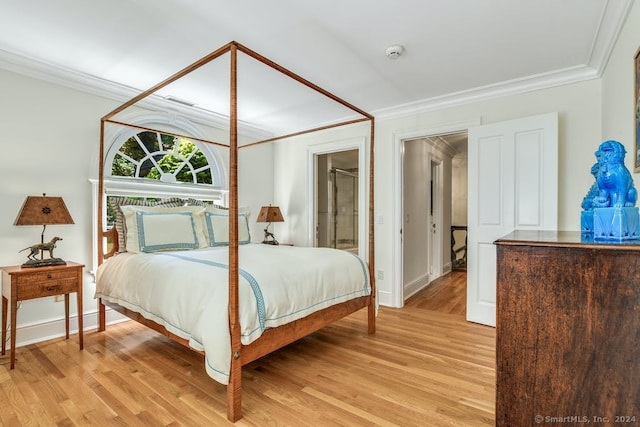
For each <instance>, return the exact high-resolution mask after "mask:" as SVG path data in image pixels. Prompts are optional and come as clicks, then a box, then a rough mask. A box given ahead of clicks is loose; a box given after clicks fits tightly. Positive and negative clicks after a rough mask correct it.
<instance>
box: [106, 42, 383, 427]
mask: <svg viewBox="0 0 640 427" xmlns="http://www.w3.org/2000/svg"><path fill="white" fill-rule="evenodd" d="M238 52H242V53H244V54H246V55H248V56H249V57H251V58H253V59H255V60H257V61H259V62H260V63H262V64H264V65H266V66H268V67H271V68H272V69H274V70H276V71H278V72H279V73H281V74H283V75H284V76H286V77H289V78H290V79H293V80H295V81H297V82H298V83H300V84H302V85H304V86H306V87H307V88H310V89H312V90H313V91H316V92H318V93H320V94H321V95H324V97H327V98H329V99H330V100H332V101H334V102H335V103H337V104H339V105H341V106H343V107H346V108H347V109H348V110H350V111H352V112H355V113H356V114H357V115H358V117H357V118H355V119H349V120H344V121H340V122H336V123H331V124H327V125H322V126H317V127H314V128H311V129H306V130H302V131H296V132H293V133H288V134H285V135H281V136H277V137H269V138H267V139H262V140H258V141H255V142H251V143H248V144H244V145H241V146H240V145H239V144H238V121H239V120H238ZM225 54H229V68H230V69H229V77H230V80H229V100H230V105H229V116H228V125H229V142H228V143H226V144H225V143H220V142H217V141H210V140H204V139H201V138H196V137H192V136H189V135H179V134H175V133H171V132H167V131H164V130H157V129H152V128H148V127H144V126H139V125H136V124H133V123H127V122H125V121H120V120H117V119H116V118H115V116H116V115H118V114H119V113H121V112H123V111H124V110H126V109H128V108H129V107H132V106H134V105H136V104H138V103H139V102H140V101H142V100H144V99H145V98H147V97H149V96H151V95H154V94H157V92H158V91H159V90H161V89H162V88H164V87H166V86H167V85H169V84H171V83H173V82H175V81H177V80H179V79H181V78H183V77H185V76H187V75H188V74H189V73H191V72H193V71H195V70H197V69H199V68H200V67H202V66H203V65H205V64H208V63H210V62H211V61H214V60H215V59H217V58H220V57H221V56H222V55H225ZM212 114H214V113H212ZM367 121H368V122H369V123H370V126H369V177H368V178H369V180H368V185H369V206H368V232H369V239H368V275H369V283H370V286H371V293H370V295H369V296H366V297H360V298H357V299H355V300H350V301H347V302H344V303H340V304H337V305H334V306H332V307H329V308H326V309H324V310H321V311H318V312H316V313H314V314H311V315H310V316H307V317H305V318H302V319H299V320H297V321H294V322H292V323H289V324H286V325H283V326H280V327H277V328H272V329H267V330H266V331H265V332H264V333H263V335H262V336H261V337H260V338H259V339H258V340H257V341H255V342H253V343H252V344H249V345H243V344H242V343H241V338H240V334H241V331H240V325H239V307H238V303H239V298H238V297H239V292H238V284H239V266H238V265H239V257H238V151H239V150H240V149H244V148H247V147H251V146H255V145H257V144H263V143H268V142H273V141H276V140H282V139H285V138H291V137H295V136H299V135H303V134H308V133H312V132H318V131H322V130H327V129H331V128H337V127H341V126H346V125H351V124H355V123H361V122H367ZM107 123H111V124H114V125H119V126H124V127H131V128H136V129H140V130H148V131H159V132H162V133H164V134H168V135H173V136H176V137H185V138H190V139H192V140H196V141H200V142H204V143H210V144H215V145H218V146H223V147H227V148H228V149H229V168H228V171H229V176H228V192H229V198H228V204H229V206H228V208H229V261H228V263H229V303H228V307H229V308H228V310H229V332H230V336H231V354H232V360H231V370H230V376H229V383H228V385H227V417H228V419H229V420H230V421H232V422H235V421H237V420H239V419H240V418H241V417H242V404H241V379H242V366H243V365H246V364H248V363H250V362H252V361H254V360H256V359H258V358H260V357H262V356H265V355H267V354H269V353H270V352H272V351H275V350H277V349H279V348H281V347H283V346H285V345H287V344H289V343H292V342H294V341H296V340H298V339H300V338H302V337H304V336H306V335H308V334H310V333H312V332H315V331H316V330H318V329H321V328H322V327H324V326H326V325H328V324H330V323H333V322H335V321H337V320H339V319H341V318H343V317H345V316H348V315H349V314H352V313H354V312H356V311H358V310H360V309H362V308H364V307H367V321H368V328H367V329H368V333H369V334H373V333H375V315H376V303H375V296H376V286H375V278H374V273H373V272H374V256H375V252H374V210H373V206H374V197H373V193H374V191H373V189H374V180H373V172H374V171H373V166H374V117H373V116H372V115H371V114H368V113H366V112H365V111H363V110H361V109H359V108H357V107H355V106H353V105H352V104H350V103H348V102H346V101H344V100H343V99H341V98H339V97H337V96H336V95H334V94H332V93H330V92H329V91H327V90H325V89H323V88H321V87H319V86H317V85H315V84H313V83H312V82H310V81H308V80H306V79H304V78H303V77H301V76H299V75H297V74H295V73H293V72H291V71H289V70H288V69H286V68H284V67H282V66H280V65H278V64H276V63H275V62H273V61H271V60H269V59H268V58H266V57H264V56H262V55H260V54H258V53H257V52H255V51H253V50H251V49H249V48H247V47H245V46H243V45H242V44H240V43H238V42H235V41H232V42H229V43H227V44H225V45H224V46H222V47H220V48H218V49H217V50H215V51H213V52H211V53H210V54H208V55H206V56H204V57H203V58H201V59H199V60H198V61H196V62H194V63H193V64H191V65H189V66H187V67H186V68H184V69H182V70H181V71H179V72H177V73H175V74H174V75H172V76H171V77H169V78H167V79H165V80H163V81H162V82H160V83H158V84H156V85H155V86H153V87H151V88H150V89H148V90H146V91H144V92H142V93H140V94H139V95H137V96H135V97H134V98H132V99H130V100H129V101H127V102H125V103H124V104H122V105H120V106H119V107H117V108H116V109H114V110H113V111H111V112H110V113H108V114H107V115H105V116H104V117H103V118H102V119H101V121H100V165H99V182H98V192H99V195H100V196H99V197H98V215H97V220H98V236H97V237H98V238H97V242H98V243H97V244H98V251H97V252H98V263H99V264H102V262H104V260H105V259H106V258H108V257H109V256H111V255H113V253H115V252H116V250H117V247H116V248H113V249H111V250H110V251H109V252H107V251H105V249H106V247H105V246H106V245H105V240H106V238H109V239H111V240H112V241H114V242H115V243H116V245H117V239H114V236H115V227H112V228H111V229H109V230H104V223H103V221H104V220H103V216H104V214H103V211H104V203H105V197H104V194H105V183H104V177H105V170H104V169H105V125H106V124H107ZM105 304H106V305H109V307H111V308H113V309H114V310H116V311H118V312H120V313H122V314H125V315H126V316H128V317H130V318H132V319H134V320H136V321H138V322H140V323H143V324H145V325H146V326H148V327H150V328H152V329H154V330H156V331H158V332H160V333H162V334H164V335H166V336H168V337H170V338H172V339H174V340H175V341H178V342H180V343H181V344H183V345H185V346H187V347H189V345H188V342H187V340H184V339H182V338H180V337H177V336H175V335H173V334H171V333H170V332H168V331H167V330H166V329H165V328H164V327H163V326H161V325H159V324H157V323H155V322H152V321H149V320H147V319H145V318H144V317H142V316H141V315H140V314H138V313H135V312H132V311H130V310H128V309H126V308H124V307H121V306H118V305H115V304H108V303H107V302H105V301H102V300H100V301H99V303H98V316H99V319H98V328H99V330H100V331H103V330H105V328H106V310H105ZM189 348H190V347H189ZM192 350H193V349H192Z"/></svg>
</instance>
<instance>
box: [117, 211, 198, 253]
mask: <svg viewBox="0 0 640 427" xmlns="http://www.w3.org/2000/svg"><path fill="white" fill-rule="evenodd" d="M120 209H121V210H122V213H123V215H124V220H125V225H126V228H127V240H126V242H127V252H157V251H174V250H187V249H199V248H203V247H206V245H207V241H206V238H205V236H204V234H203V231H202V214H203V212H204V208H202V207H198V206H182V207H176V208H164V207H140V206H121V207H120Z"/></svg>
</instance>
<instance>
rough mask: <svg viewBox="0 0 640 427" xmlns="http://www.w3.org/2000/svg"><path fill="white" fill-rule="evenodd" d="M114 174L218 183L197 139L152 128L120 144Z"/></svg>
mask: <svg viewBox="0 0 640 427" xmlns="http://www.w3.org/2000/svg"><path fill="white" fill-rule="evenodd" d="M114 148H115V147H114ZM111 176H112V177H128V178H147V179H154V180H159V181H161V182H166V183H176V182H183V183H190V184H205V185H206V184H208V185H214V186H215V185H216V183H215V182H214V179H213V178H214V174H213V173H212V166H211V163H210V162H209V159H208V158H207V155H206V153H204V152H203V151H202V150H201V149H200V148H199V147H198V145H196V143H195V142H193V141H191V140H189V139H187V138H183V137H177V136H173V135H168V134H164V133H160V132H151V131H142V132H139V133H136V134H134V135H132V136H131V137H129V138H128V139H126V140H125V141H124V142H123V143H122V144H121V145H120V146H119V148H118V149H117V151H116V152H115V153H114V155H113V158H112V161H111Z"/></svg>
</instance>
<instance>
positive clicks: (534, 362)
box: [495, 231, 640, 427]
mask: <svg viewBox="0 0 640 427" xmlns="http://www.w3.org/2000/svg"><path fill="white" fill-rule="evenodd" d="M495 243H496V245H497V290H496V291H497V313H496V316H497V317H496V425H498V426H510V427H511V426H528V425H539V424H542V425H550V424H551V425H574V424H578V423H580V424H582V423H585V422H586V420H589V422H590V423H591V424H600V425H614V424H615V425H617V424H624V425H640V241H628V242H622V243H617V242H612V243H607V242H599V241H598V242H594V241H593V240H592V239H591V240H589V239H586V238H583V237H582V236H581V234H580V233H579V232H549V231H547V232H544V231H516V232H514V233H511V234H509V235H508V236H505V237H503V238H501V239H499V240H497V241H496V242H495Z"/></svg>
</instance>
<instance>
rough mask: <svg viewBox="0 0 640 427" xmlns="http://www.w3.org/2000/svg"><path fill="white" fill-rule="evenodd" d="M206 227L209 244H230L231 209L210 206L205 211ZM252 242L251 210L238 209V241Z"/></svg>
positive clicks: (240, 242)
mask: <svg viewBox="0 0 640 427" xmlns="http://www.w3.org/2000/svg"><path fill="white" fill-rule="evenodd" d="M204 228H205V233H206V237H207V238H208V240H209V246H227V245H228V244H229V211H228V210H227V209H220V208H217V207H209V208H207V209H206V210H205V212H204ZM249 242H251V234H250V233H249V210H248V209H246V208H239V209H238V243H239V244H241V245H243V244H246V243H249Z"/></svg>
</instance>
